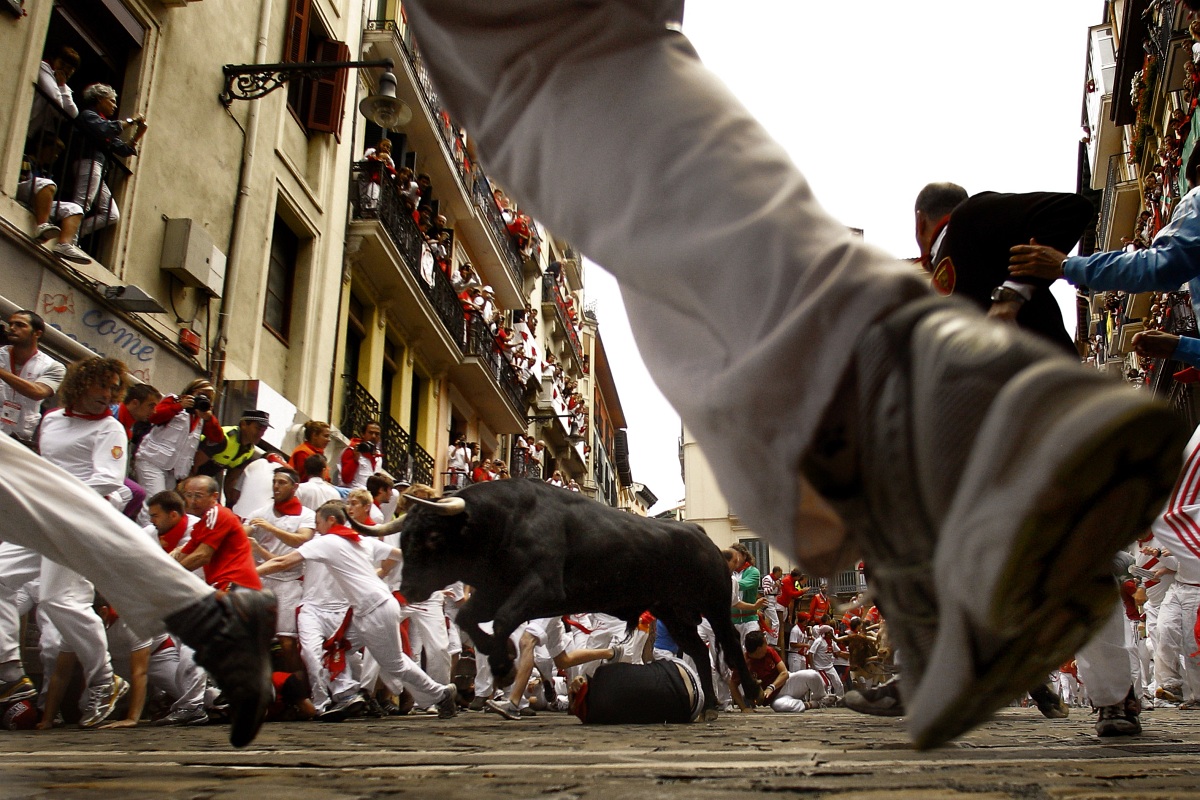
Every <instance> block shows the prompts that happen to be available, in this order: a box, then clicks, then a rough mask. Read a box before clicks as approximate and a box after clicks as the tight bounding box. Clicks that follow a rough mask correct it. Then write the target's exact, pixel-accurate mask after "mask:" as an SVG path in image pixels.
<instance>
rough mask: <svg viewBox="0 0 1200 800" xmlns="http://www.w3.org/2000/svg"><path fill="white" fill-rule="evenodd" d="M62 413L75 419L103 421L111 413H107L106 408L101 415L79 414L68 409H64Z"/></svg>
mask: <svg viewBox="0 0 1200 800" xmlns="http://www.w3.org/2000/svg"><path fill="white" fill-rule="evenodd" d="M63 413H64V414H66V415H67V416H68V417H77V418H79V419H104V418H105V417H111V416H112V412H111V411H109V410H108V409H107V408H106V409H104V412H103V413H101V414H80V413H78V412H75V411H72V410H71V409H69V408H64V409H63Z"/></svg>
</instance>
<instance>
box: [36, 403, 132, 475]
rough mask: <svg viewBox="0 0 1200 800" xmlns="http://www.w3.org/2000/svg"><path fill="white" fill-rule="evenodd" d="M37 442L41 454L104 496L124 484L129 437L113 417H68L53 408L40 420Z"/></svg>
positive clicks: (60, 410)
mask: <svg viewBox="0 0 1200 800" xmlns="http://www.w3.org/2000/svg"><path fill="white" fill-rule="evenodd" d="M39 442H40V450H41V453H42V457H43V458H45V459H46V460H47V461H49V462H50V463H51V464H54V465H56V466H58V467H61V468H63V469H65V470H66V471H67V472H69V473H71V474H72V475H74V476H75V477H76V478H78V479H79V480H81V481H83V482H84V483H86V484H87V485H88V486H90V487H92V488H93V489H95V490H96V491H97V492H99V493H100V494H101V495H103V496H104V497H107V496H108V495H110V494H112V493H113V492H115V491H116V490H117V489H119V488H123V487H124V486H125V474H126V473H125V468H126V465H127V464H128V451H129V440H128V439H127V438H126V437H125V428H124V426H123V425H121V423H119V422H117V420H116V418H115V417H113V416H111V415H108V414H106V415H104V416H103V417H101V418H100V419H84V418H83V417H68V416H67V414H66V411H65V410H64V409H61V408H59V409H55V410H54V411H51V412H50V413H49V414H47V415H46V418H45V419H44V420H42V432H41V434H40V436H39Z"/></svg>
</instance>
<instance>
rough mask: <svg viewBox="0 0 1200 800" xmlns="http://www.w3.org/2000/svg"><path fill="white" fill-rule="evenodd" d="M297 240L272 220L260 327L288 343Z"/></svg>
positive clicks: (279, 221) (282, 226)
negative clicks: (269, 256)
mask: <svg viewBox="0 0 1200 800" xmlns="http://www.w3.org/2000/svg"><path fill="white" fill-rule="evenodd" d="M299 252H300V238H299V237H298V236H296V234H294V233H292V229H291V228H289V227H288V226H287V224H286V223H285V222H284V221H283V220H281V219H279V218H278V217H276V218H275V229H274V231H273V232H272V234H271V261H270V265H269V266H268V268H267V297H266V302H265V303H264V305H263V325H265V326H267V328H268V329H269V330H270V331H271V332H272V333H274V334H275V335H276V336H278V337H279V338H280V339H282V340H283V341H284V343H285V344H286V343H287V339H288V335H289V334H290V328H291V324H292V289H293V287H294V286H295V283H296V256H297V254H298V253H299Z"/></svg>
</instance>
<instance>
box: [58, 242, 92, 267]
mask: <svg viewBox="0 0 1200 800" xmlns="http://www.w3.org/2000/svg"><path fill="white" fill-rule="evenodd" d="M50 249H51V250H52V251H54V255H56V256H58V257H59V258H61V259H63V260H64V261H74V262H75V263H76V264H88V263H90V262H91V260H92V257H91V256H89V255H88V254H87V253H85V252H83V251H82V250H80V249H79V248H78V247H76V246H75V245H73V244H71V243H70V242H59V243H58V244H56V245H54V247H52V248H50Z"/></svg>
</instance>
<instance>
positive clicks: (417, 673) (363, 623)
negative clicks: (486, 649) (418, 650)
mask: <svg viewBox="0 0 1200 800" xmlns="http://www.w3.org/2000/svg"><path fill="white" fill-rule="evenodd" d="M350 639H351V641H352V642H354V643H355V644H356V645H361V646H363V647H366V648H367V649H368V650H370V651H371V655H372V656H374V658H375V660H376V661H378V662H379V669H380V672H382V673H384V674H390V675H393V676H395V677H396V678H398V679H400V681H402V682H403V683H404V687H405V688H406V689H408V691H409V692H411V693H412V696H413V699H414V700H415V701H416V704H417V707H418V708H425V707H427V706H431V705H433V704H434V703H436V702H438V701H439V700H441V699H442V698H443V697H445V686H446V685H445V684H442V683H438V682H437V681H435V680H433V678H431V677H429V675H427V674H425V673H424V672H422V671H421V668H420V667H418V666H417V665H416V662H414V661H413V660H412V659H411V658H409V657H408V656H407V655H405V654H404V648H403V646H402V645H401V643H400V604H399V603H396V602H394V601H392V600H388V601H387V602H385V603H382V604H380V605H379V606H377V607H375V608H374V609H372V610H370V611H368V612H367V613H365V614H359V613H358V610H357V609H356V610H355V612H354V623H353V624H352V625H351V626H350ZM448 682H449V681H447V683H448Z"/></svg>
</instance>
